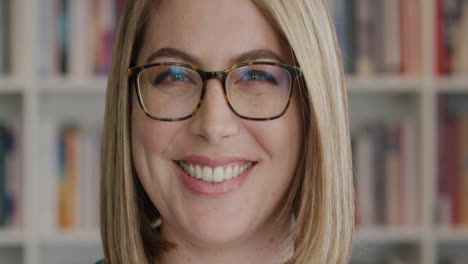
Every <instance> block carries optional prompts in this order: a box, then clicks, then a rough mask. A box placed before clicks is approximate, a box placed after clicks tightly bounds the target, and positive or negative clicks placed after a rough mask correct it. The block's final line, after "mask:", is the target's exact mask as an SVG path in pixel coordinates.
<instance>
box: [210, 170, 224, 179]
mask: <svg viewBox="0 0 468 264" xmlns="http://www.w3.org/2000/svg"><path fill="white" fill-rule="evenodd" d="M223 180H224V169H223V167H216V168H215V169H214V171H213V181H214V182H222V181H223Z"/></svg>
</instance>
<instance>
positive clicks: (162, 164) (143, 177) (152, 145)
mask: <svg viewBox="0 0 468 264" xmlns="http://www.w3.org/2000/svg"><path fill="white" fill-rule="evenodd" d="M136 107H138V108H136V109H134V110H133V113H132V126H131V127H132V132H131V134H132V136H131V138H132V158H133V162H134V165H135V169H136V172H137V175H138V178H139V179H140V181H141V182H142V184H143V186H144V188H145V189H146V190H147V192H148V194H149V195H150V196H153V195H152V194H151V192H156V193H157V191H156V190H155V187H156V186H164V185H165V184H167V179H165V178H164V175H167V173H166V171H164V170H167V168H168V166H167V163H168V162H169V160H170V159H169V158H168V153H169V152H170V151H169V149H170V146H171V144H172V142H173V140H174V138H175V135H176V134H177V132H176V131H177V130H178V129H177V127H175V126H174V124H169V123H167V122H160V121H156V120H153V119H151V118H149V117H147V116H146V115H145V114H144V113H143V111H142V110H141V109H140V108H139V105H136ZM153 198H154V197H153Z"/></svg>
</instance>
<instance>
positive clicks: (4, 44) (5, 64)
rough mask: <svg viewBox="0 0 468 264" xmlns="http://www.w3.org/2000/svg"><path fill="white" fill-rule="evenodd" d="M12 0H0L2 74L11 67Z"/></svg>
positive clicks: (0, 67) (0, 68) (0, 69)
mask: <svg viewBox="0 0 468 264" xmlns="http://www.w3.org/2000/svg"><path fill="white" fill-rule="evenodd" d="M10 26H11V24H10V0H0V74H1V73H7V72H8V71H9V69H10V66H9V64H10V55H9V54H10V52H11V50H10V41H11V36H10Z"/></svg>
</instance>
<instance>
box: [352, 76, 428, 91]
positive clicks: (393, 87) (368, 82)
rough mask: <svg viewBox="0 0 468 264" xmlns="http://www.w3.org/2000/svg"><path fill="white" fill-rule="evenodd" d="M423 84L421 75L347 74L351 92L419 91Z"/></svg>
mask: <svg viewBox="0 0 468 264" xmlns="http://www.w3.org/2000/svg"><path fill="white" fill-rule="evenodd" d="M422 84H423V80H422V79H421V78H420V77H401V76H398V75H377V76H356V75H348V76H346V85H347V87H348V91H350V92H418V91H420V90H421V89H422Z"/></svg>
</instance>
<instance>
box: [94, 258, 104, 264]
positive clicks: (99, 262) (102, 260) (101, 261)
mask: <svg viewBox="0 0 468 264" xmlns="http://www.w3.org/2000/svg"><path fill="white" fill-rule="evenodd" d="M94 264H104V259H101V260H100V261H98V262H96V263H94Z"/></svg>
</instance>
